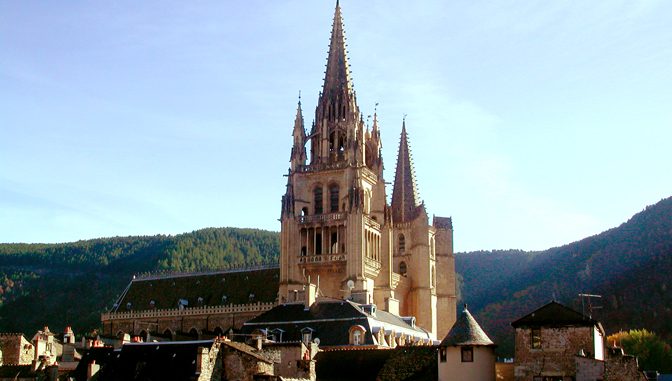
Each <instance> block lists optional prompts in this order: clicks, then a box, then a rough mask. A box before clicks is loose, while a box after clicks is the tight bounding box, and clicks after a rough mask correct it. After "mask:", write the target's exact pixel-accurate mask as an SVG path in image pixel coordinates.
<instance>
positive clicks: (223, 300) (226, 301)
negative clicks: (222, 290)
mask: <svg viewBox="0 0 672 381" xmlns="http://www.w3.org/2000/svg"><path fill="white" fill-rule="evenodd" d="M228 302H229V297H228V296H226V295H222V304H227V303H228Z"/></svg>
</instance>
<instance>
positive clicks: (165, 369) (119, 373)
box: [100, 340, 213, 381]
mask: <svg viewBox="0 0 672 381" xmlns="http://www.w3.org/2000/svg"><path fill="white" fill-rule="evenodd" d="M212 343H213V341H212V340H201V341H188V342H164V343H138V344H126V345H124V346H123V347H122V348H121V351H115V352H114V353H113V356H112V357H113V361H111V362H108V364H107V366H106V367H105V368H103V369H102V370H101V376H100V379H101V380H103V381H108V380H114V381H117V380H118V381H122V380H185V381H186V380H192V379H195V376H196V358H197V355H198V348H200V347H205V348H210V347H212Z"/></svg>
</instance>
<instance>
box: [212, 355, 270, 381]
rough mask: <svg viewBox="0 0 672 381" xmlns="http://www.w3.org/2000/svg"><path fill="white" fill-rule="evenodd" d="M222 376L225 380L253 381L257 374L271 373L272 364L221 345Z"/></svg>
mask: <svg viewBox="0 0 672 381" xmlns="http://www.w3.org/2000/svg"><path fill="white" fill-rule="evenodd" d="M220 353H222V360H223V361H222V362H223V366H224V371H223V372H224V377H223V379H226V380H240V381H253V379H254V376H255V375H257V374H267V375H273V364H272V363H270V362H268V363H267V362H263V361H259V360H257V359H256V358H254V357H251V356H244V355H242V356H241V354H240V352H238V351H235V350H232V349H230V348H227V347H221V349H220Z"/></svg>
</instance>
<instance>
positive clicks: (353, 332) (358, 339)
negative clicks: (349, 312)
mask: <svg viewBox="0 0 672 381" xmlns="http://www.w3.org/2000/svg"><path fill="white" fill-rule="evenodd" d="M365 334H366V328H364V327H362V326H361V325H353V326H352V327H350V330H349V335H350V340H349V342H350V345H364V340H365V337H364V335H365Z"/></svg>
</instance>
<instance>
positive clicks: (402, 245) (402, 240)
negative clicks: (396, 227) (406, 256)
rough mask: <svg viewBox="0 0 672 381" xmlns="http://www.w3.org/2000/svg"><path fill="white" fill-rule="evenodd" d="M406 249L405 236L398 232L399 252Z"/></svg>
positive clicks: (401, 252)
mask: <svg viewBox="0 0 672 381" xmlns="http://www.w3.org/2000/svg"><path fill="white" fill-rule="evenodd" d="M405 251H406V237H404V235H403V234H399V254H403V253H404V252H405Z"/></svg>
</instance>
